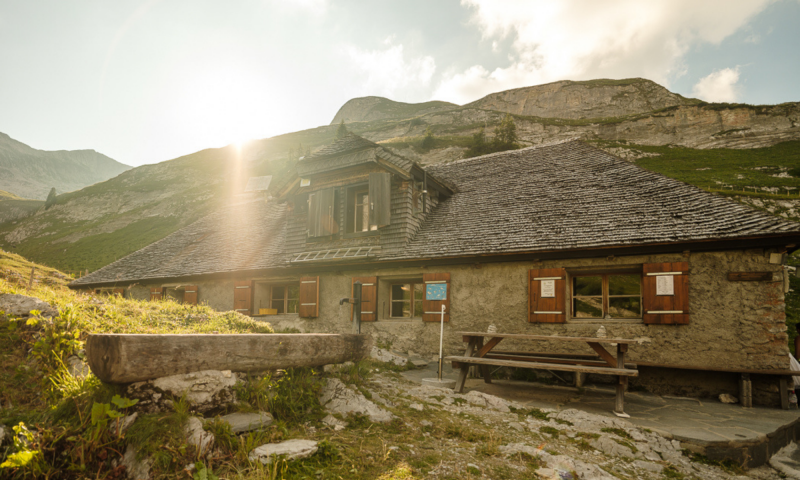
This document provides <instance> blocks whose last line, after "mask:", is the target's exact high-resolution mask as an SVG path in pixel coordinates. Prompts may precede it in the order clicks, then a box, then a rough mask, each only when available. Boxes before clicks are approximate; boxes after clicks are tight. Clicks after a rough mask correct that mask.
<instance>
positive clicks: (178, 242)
mask: <svg viewBox="0 0 800 480" xmlns="http://www.w3.org/2000/svg"><path fill="white" fill-rule="evenodd" d="M285 237H286V205H285V204H277V203H274V202H265V201H264V200H258V201H255V202H250V203H245V204H238V205H232V206H230V207H227V208H223V209H221V210H219V211H217V212H215V213H213V214H211V215H208V216H206V217H203V218H201V219H200V220H198V221H196V222H194V223H192V224H191V225H189V226H187V227H184V228H182V229H180V230H178V231H177V232H175V233H173V234H171V235H169V236H167V237H165V238H163V239H161V240H159V241H157V242H155V243H152V244H150V245H148V246H147V247H144V248H143V249H141V250H138V251H136V252H134V253H132V254H130V255H128V256H126V257H123V258H121V259H120V260H117V261H116V262H114V263H112V264H110V265H106V266H105V267H103V268H101V269H99V270H97V271H95V272H92V273H90V274H89V275H86V276H85V277H81V278H79V279H77V280H75V281H74V282H72V283H71V284H70V285H71V286H76V287H79V286H81V285H93V284H105V283H115V282H120V283H126V282H130V281H134V280H143V279H166V278H176V277H188V276H193V275H204V274H209V273H223V272H235V271H242V270H254V269H264V268H271V267H275V266H278V265H282V264H283V244H284V239H285Z"/></svg>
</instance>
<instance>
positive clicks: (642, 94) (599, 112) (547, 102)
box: [465, 78, 699, 120]
mask: <svg viewBox="0 0 800 480" xmlns="http://www.w3.org/2000/svg"><path fill="white" fill-rule="evenodd" d="M696 103H699V102H698V101H697V100H693V99H687V98H684V97H682V96H680V95H678V94H676V93H672V92H670V91H669V90H667V89H666V88H664V87H662V86H661V85H659V84H657V83H655V82H652V81H650V80H645V79H643V78H631V79H626V80H602V79H601V80H590V81H585V82H573V81H569V80H564V81H560V82H554V83H548V84H546V85H536V86H534V87H524V88H516V89H514V90H506V91H504V92H498V93H492V94H490V95H487V96H485V97H483V98H482V99H480V100H478V101H475V102H472V103H470V104H467V105H465V106H466V107H473V108H483V109H487V110H497V111H500V112H507V113H511V114H514V115H527V116H534V117H542V118H562V119H573V120H577V119H590V118H611V117H624V116H627V115H635V114H640V113H646V112H652V111H655V110H661V109H663V108H667V107H676V106H680V105H692V104H696Z"/></svg>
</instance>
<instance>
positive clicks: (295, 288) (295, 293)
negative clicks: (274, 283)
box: [287, 285, 300, 300]
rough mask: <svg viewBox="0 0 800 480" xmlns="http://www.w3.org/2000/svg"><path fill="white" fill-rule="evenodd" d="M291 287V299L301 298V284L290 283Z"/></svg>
mask: <svg viewBox="0 0 800 480" xmlns="http://www.w3.org/2000/svg"><path fill="white" fill-rule="evenodd" d="M287 288H288V289H289V300H296V299H298V298H300V286H299V285H289V287H287Z"/></svg>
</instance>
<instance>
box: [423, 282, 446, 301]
mask: <svg viewBox="0 0 800 480" xmlns="http://www.w3.org/2000/svg"><path fill="white" fill-rule="evenodd" d="M425 300H447V284H446V283H429V284H427V285H425Z"/></svg>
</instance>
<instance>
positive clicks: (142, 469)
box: [122, 445, 153, 480]
mask: <svg viewBox="0 0 800 480" xmlns="http://www.w3.org/2000/svg"><path fill="white" fill-rule="evenodd" d="M136 457H137V452H136V449H135V448H133V445H128V448H127V450H125V455H123V456H122V465H124V466H125V473H126V474H127V476H128V480H149V479H150V468H151V467H152V466H153V459H152V458H150V457H148V458H144V459H142V460H137V459H136Z"/></svg>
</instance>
